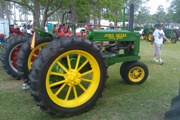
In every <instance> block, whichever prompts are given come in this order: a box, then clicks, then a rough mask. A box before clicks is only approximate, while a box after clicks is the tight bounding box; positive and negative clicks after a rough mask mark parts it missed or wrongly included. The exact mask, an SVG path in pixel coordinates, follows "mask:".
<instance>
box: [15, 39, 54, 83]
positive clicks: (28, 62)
mask: <svg viewBox="0 0 180 120" xmlns="http://www.w3.org/2000/svg"><path fill="white" fill-rule="evenodd" d="M50 41H52V38H49V37H44V38H37V39H36V43H35V48H34V49H33V50H31V49H30V44H31V41H30V40H29V41H26V42H25V43H24V44H23V45H22V47H21V49H20V51H19V54H18V60H17V67H18V72H19V74H20V77H21V80H23V81H24V82H25V83H27V82H28V74H29V70H30V69H31V66H32V63H33V61H34V59H35V57H36V56H37V55H38V54H39V52H40V51H41V50H42V48H43V47H44V46H47V45H48V43H49V42H50Z"/></svg>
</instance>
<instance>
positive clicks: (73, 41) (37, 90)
mask: <svg viewBox="0 0 180 120" xmlns="http://www.w3.org/2000/svg"><path fill="white" fill-rule="evenodd" d="M74 49H81V50H86V52H87V51H88V52H90V54H92V55H93V56H94V57H95V59H96V60H97V62H98V63H99V67H100V72H101V73H100V83H99V86H98V88H97V91H96V92H95V94H94V95H93V96H92V98H90V100H88V101H87V102H86V103H84V104H83V105H81V106H78V107H75V108H64V107H61V106H58V105H57V104H55V103H53V102H52V100H51V99H50V98H49V96H48V95H47V91H46V86H45V77H46V72H47V71H48V69H49V65H50V64H51V63H52V62H53V60H55V59H56V58H57V57H58V56H59V55H61V54H62V53H64V52H67V51H69V50H74ZM52 53H53V54H52ZM42 63H43V64H42ZM107 68H108V67H107V66H106V62H105V59H104V58H103V55H102V54H101V52H100V49H99V48H98V47H97V46H96V44H94V43H93V42H91V41H89V40H87V39H84V38H80V37H75V36H74V37H62V38H60V39H57V40H53V41H52V42H51V43H49V44H48V46H47V47H45V48H44V49H43V50H42V51H41V52H40V53H39V55H38V56H37V57H36V59H35V60H34V62H33V66H32V69H31V70H30V74H29V79H30V88H29V90H30V92H31V95H32V96H33V99H34V101H35V104H36V105H37V106H40V109H41V110H42V111H44V112H46V113H49V114H51V115H55V116H63V117H69V116H73V115H78V114H81V113H83V112H86V111H88V110H90V108H92V107H93V106H94V105H95V103H96V101H97V100H98V98H100V97H101V96H102V92H103V89H104V88H105V84H106V79H107Z"/></svg>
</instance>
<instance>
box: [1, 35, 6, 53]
mask: <svg viewBox="0 0 180 120" xmlns="http://www.w3.org/2000/svg"><path fill="white" fill-rule="evenodd" d="M4 42H5V37H4V34H0V53H1V52H2V46H3V43H4Z"/></svg>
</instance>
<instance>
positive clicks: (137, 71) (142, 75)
mask: <svg viewBox="0 0 180 120" xmlns="http://www.w3.org/2000/svg"><path fill="white" fill-rule="evenodd" d="M148 74H149V73H148V68H147V66H146V65H145V64H144V63H142V62H140V61H134V62H129V63H128V64H127V65H126V68H125V71H124V80H125V81H126V82H127V83H128V84H142V83H143V82H144V81H145V80H146V79H147V77H148Z"/></svg>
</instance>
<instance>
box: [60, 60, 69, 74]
mask: <svg viewBox="0 0 180 120" xmlns="http://www.w3.org/2000/svg"><path fill="white" fill-rule="evenodd" d="M57 64H58V65H59V66H60V67H61V68H62V69H63V70H64V71H66V73H67V72H68V70H67V69H66V68H65V67H64V66H63V65H62V64H61V63H60V62H57Z"/></svg>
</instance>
